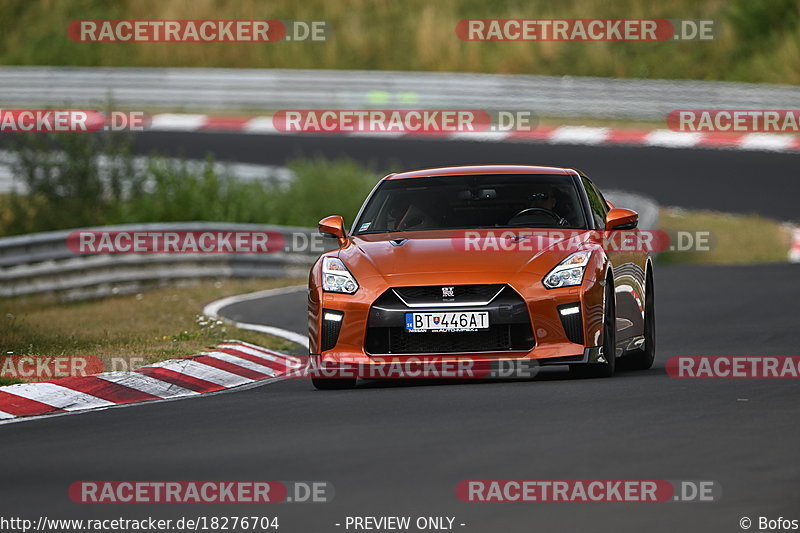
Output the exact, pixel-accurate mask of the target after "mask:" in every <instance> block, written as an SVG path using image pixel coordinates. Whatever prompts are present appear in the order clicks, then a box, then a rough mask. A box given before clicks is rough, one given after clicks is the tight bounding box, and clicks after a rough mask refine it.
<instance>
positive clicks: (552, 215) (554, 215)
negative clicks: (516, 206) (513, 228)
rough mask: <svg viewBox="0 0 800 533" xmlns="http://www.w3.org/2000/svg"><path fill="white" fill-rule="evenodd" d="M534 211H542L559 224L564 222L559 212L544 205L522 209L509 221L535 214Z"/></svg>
mask: <svg viewBox="0 0 800 533" xmlns="http://www.w3.org/2000/svg"><path fill="white" fill-rule="evenodd" d="M533 213H542V214H544V215H547V216H549V217H550V218H552V219H553V220H555V221H556V223H557V224H558V225H559V226H561V225H563V224H564V219H563V218H562V217H561V216H559V214H558V213H556V212H555V211H551V210H550V209H546V208H544V207H529V208H527V209H523V210H522V211H520V212H519V213H517V214H516V215H514V216H513V217H511V219H509V221H508V223H509V224H510V223H511V221H512V220H514V219H515V218H518V217H523V216H525V215H530V214H533Z"/></svg>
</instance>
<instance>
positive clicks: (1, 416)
mask: <svg viewBox="0 0 800 533" xmlns="http://www.w3.org/2000/svg"><path fill="white" fill-rule="evenodd" d="M9 418H14V415H12V414H11V413H6V412H5V411H0V420H7V419H9Z"/></svg>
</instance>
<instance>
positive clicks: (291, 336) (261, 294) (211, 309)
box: [203, 285, 308, 348]
mask: <svg viewBox="0 0 800 533" xmlns="http://www.w3.org/2000/svg"><path fill="white" fill-rule="evenodd" d="M300 290H307V287H306V286H305V285H295V286H293V287H281V288H278V289H267V290H265V291H258V292H251V293H248V294H239V295H236V296H228V297H227V298H222V299H220V300H216V301H213V302H211V303H210V304H208V305H206V306H205V307H204V308H203V314H204V315H206V316H209V317H212V318H217V319H219V320H223V321H225V322H227V323H228V324H232V325H234V326H236V327H237V328H241V329H247V330H250V331H260V332H261V333H267V334H268V335H274V336H275V337H280V338H282V339H286V340H288V341H291V342H294V343H295V344H299V345H301V346H304V347H305V348H308V337H307V336H306V335H300V334H299V333H295V332H294V331H289V330H288V329H282V328H276V327H274V326H264V325H261V324H250V323H247V322H236V321H235V320H230V319H228V318H225V317H222V316H219V311H220V309H222V308H223V307H227V306H229V305H233V304H236V303H239V302H246V301H249V300H256V299H258V298H265V297H267V296H278V295H279V294H289V293H292V292H298V291H300Z"/></svg>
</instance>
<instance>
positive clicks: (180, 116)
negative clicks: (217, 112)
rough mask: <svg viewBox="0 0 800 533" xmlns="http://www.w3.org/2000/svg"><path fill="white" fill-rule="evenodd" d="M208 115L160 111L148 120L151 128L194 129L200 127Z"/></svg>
mask: <svg viewBox="0 0 800 533" xmlns="http://www.w3.org/2000/svg"><path fill="white" fill-rule="evenodd" d="M207 119H208V115H192V114H188V113H160V114H158V115H153V117H152V119H151V121H150V127H149V128H148V129H151V130H170V131H194V130H198V129H200V128H201V127H202V126H203V125H204V124H205V123H206V121H207Z"/></svg>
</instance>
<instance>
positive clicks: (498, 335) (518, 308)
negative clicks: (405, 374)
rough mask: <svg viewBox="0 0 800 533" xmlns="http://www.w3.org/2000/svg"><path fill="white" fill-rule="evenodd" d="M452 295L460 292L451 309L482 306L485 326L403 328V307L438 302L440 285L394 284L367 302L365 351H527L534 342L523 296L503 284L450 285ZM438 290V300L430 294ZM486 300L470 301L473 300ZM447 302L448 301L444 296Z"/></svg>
mask: <svg viewBox="0 0 800 533" xmlns="http://www.w3.org/2000/svg"><path fill="white" fill-rule="evenodd" d="M453 287H454V295H455V298H456V299H458V298H459V296H461V301H460V302H457V304H458V303H462V304H463V305H456V311H460V310H464V311H466V310H470V311H482V310H486V311H488V312H489V313H490V324H491V325H490V326H489V328H488V329H485V330H478V331H459V332H416V333H410V332H408V331H406V329H405V327H403V326H402V325H401V324H403V323H404V319H403V317H404V315H405V313H406V312H425V311H426V310H429V309H436V308H437V304H441V303H442V301H443V300H442V297H441V293H442V291H441V286H439V285H434V286H430V287H395V288H393V289H390V290H387V291H386V292H384V293H383V294H382V295H381V296H380V297H379V298H378V299H377V300H376V301H375V303H374V304H373V306H372V309H371V311H370V321H369V323H368V325H367V334H366V339H365V346H364V348H365V350H366V351H367V353H369V354H373V355H388V354H437V353H473V352H505V351H529V350H531V349H532V348H533V347H534V345H535V339H534V336H533V330H532V328H531V324H530V318H529V316H528V311H527V306H526V304H525V301H524V300H523V298H522V297H521V296H520V295H519V294H517V292H516V291H514V290H513V289H512V288H511V287H509V286H506V285H455V286H453ZM434 295H438V299H434V298H433V296H434ZM424 298H428V299H430V300H432V301H431V302H430V303H429V305H430V308H427V307H426V306H415V307H413V308H412V307H409V305H407V304H410V305H413V304H415V303H420V300H422V299H424ZM490 300H491V301H492V303H491V304H488V305H476V304H474V302H476V301H486V302H488V301H490ZM444 301H448V300H444Z"/></svg>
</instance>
